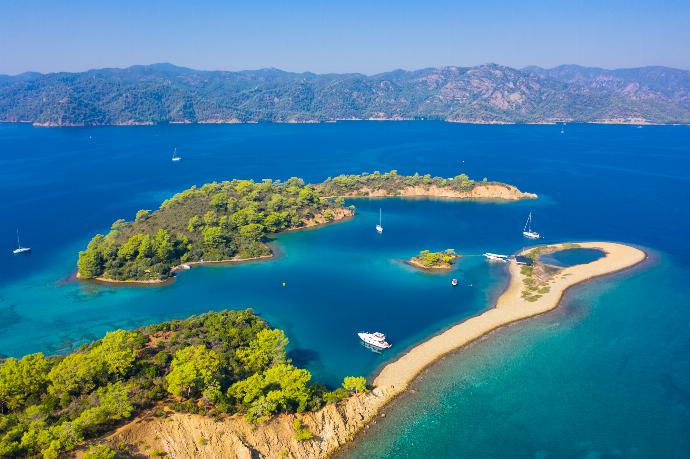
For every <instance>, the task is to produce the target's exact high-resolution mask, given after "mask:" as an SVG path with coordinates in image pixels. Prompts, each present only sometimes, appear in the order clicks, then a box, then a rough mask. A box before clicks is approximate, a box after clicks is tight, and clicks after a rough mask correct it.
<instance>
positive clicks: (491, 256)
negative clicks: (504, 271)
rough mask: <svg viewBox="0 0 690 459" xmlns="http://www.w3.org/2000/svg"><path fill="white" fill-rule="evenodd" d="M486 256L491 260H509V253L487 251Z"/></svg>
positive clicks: (504, 261) (503, 261)
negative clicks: (501, 253)
mask: <svg viewBox="0 0 690 459" xmlns="http://www.w3.org/2000/svg"><path fill="white" fill-rule="evenodd" d="M484 256H485V257H486V259H487V260H489V261H500V262H502V263H507V262H508V255H500V254H497V253H491V252H486V253H485V254H484Z"/></svg>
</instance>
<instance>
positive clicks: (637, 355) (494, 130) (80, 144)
mask: <svg viewBox="0 0 690 459" xmlns="http://www.w3.org/2000/svg"><path fill="white" fill-rule="evenodd" d="M560 131H561V129H560V126H555V125H464V124H455V123H443V122H435V121H401V122H375V121H372V122H364V121H362V122H338V123H322V124H255V125H157V126H132V127H82V128H38V127H32V126H29V125H16V124H0V193H1V194H2V196H3V198H4V199H2V200H0V222H1V223H0V356H13V357H20V356H22V355H25V354H29V353H34V352H44V353H46V354H60V353H66V352H69V351H71V350H74V349H77V348H78V347H79V346H80V345H82V344H84V343H86V342H89V341H91V340H94V339H98V338H100V337H102V336H103V335H104V334H105V333H106V332H108V331H110V330H115V329H119V328H125V329H131V328H135V327H138V326H141V325H145V324H149V323H154V322H160V321H165V320H170V319H177V318H184V317H188V316H190V315H193V314H200V313H204V312H207V311H218V310H223V309H244V308H252V309H253V310H254V311H255V312H256V313H257V314H259V315H260V316H261V317H263V318H264V319H266V320H267V321H268V322H269V323H270V324H271V325H272V326H274V327H278V328H281V329H283V330H285V332H286V334H287V336H288V338H289V339H290V345H289V356H290V358H291V359H292V360H293V362H294V363H296V364H299V365H302V366H305V367H306V368H308V369H309V370H310V371H311V372H312V375H313V380H314V381H320V382H323V383H325V384H327V385H329V386H331V387H335V386H337V385H338V384H339V383H340V381H341V380H342V378H343V377H344V376H351V375H363V376H367V377H369V378H372V377H373V376H375V374H376V372H377V371H378V370H379V369H380V368H381V366H382V365H385V363H386V362H389V361H391V360H393V359H395V358H396V357H397V356H399V355H401V354H402V353H404V352H405V351H406V350H407V349H409V348H410V347H411V346H413V345H414V344H415V343H418V342H420V341H422V340H424V339H425V338H428V337H430V336H432V335H434V334H436V333H438V332H440V331H442V330H444V329H445V328H447V327H449V326H450V325H452V324H455V323H457V322H459V321H462V320H463V319H466V318H468V317H471V316H473V315H476V314H479V313H481V312H482V311H483V310H485V309H487V308H490V307H491V306H492V304H493V303H494V302H495V300H496V298H497V297H498V296H499V295H500V293H501V292H502V291H503V289H504V288H505V287H506V285H507V281H508V277H507V272H506V270H505V267H502V266H499V265H495V264H490V263H487V262H486V261H485V259H484V258H483V257H482V256H481V254H482V253H484V252H487V251H488V252H494V253H506V254H510V253H514V252H516V251H518V250H520V249H521V248H523V247H525V246H527V245H529V244H530V241H527V240H525V239H523V237H522V234H521V232H522V229H523V225H524V223H525V220H526V218H527V215H528V214H529V213H530V212H531V213H532V215H533V221H532V227H533V229H534V230H536V231H538V232H540V233H541V234H542V235H543V236H544V242H546V243H549V242H560V241H586V240H605V241H618V242H624V243H629V244H634V245H636V246H639V247H641V248H643V249H644V250H645V251H647V252H648V254H649V258H648V260H647V261H646V262H645V263H644V264H643V265H641V266H638V267H636V268H633V269H631V270H629V271H626V272H623V273H619V274H615V275H612V276H608V277H605V278H601V279H598V280H595V281H593V282H591V283H588V284H586V285H583V286H579V287H576V288H575V289H573V290H571V291H569V292H568V293H567V294H566V297H565V300H564V304H563V307H561V308H559V309H558V310H556V311H555V312H553V313H550V314H547V315H544V316H541V317H538V318H534V319H531V320H528V321H525V322H521V323H518V324H515V325H512V326H509V327H506V328H503V329H501V330H498V331H497V332H494V333H492V334H490V335H488V336H487V337H485V338H484V339H482V340H481V341H480V342H478V343H475V344H473V345H471V346H469V347H468V348H466V349H463V350H461V351H458V352H456V353H454V354H452V355H449V356H447V357H446V358H444V359H443V360H442V361H440V362H439V363H438V364H437V365H435V366H433V367H431V368H430V369H428V370H426V371H425V372H424V374H423V375H422V376H421V377H420V378H419V379H418V380H417V381H416V382H415V384H414V387H413V390H412V391H410V392H409V393H407V394H405V395H404V396H402V397H401V398H399V399H398V400H396V401H395V402H394V403H393V404H392V405H391V406H390V407H388V408H387V409H386V410H385V413H386V416H385V417H382V418H380V419H379V420H377V421H376V423H375V424H373V425H372V426H371V427H370V428H368V429H367V430H366V432H365V433H364V434H362V435H360V436H359V437H358V439H357V441H356V442H354V444H353V446H351V447H349V448H347V449H346V450H344V451H343V452H342V453H341V455H342V456H343V457H352V458H418V457H424V458H447V457H463V458H497V457H499V458H500V457H510V458H523V457H524V458H570V457H572V458H618V457H623V458H628V457H632V458H676V457H677V458H687V457H690V357H689V356H690V281H689V279H690V236H689V235H690V204H689V203H690V127H688V126H644V127H642V128H638V127H636V126H627V125H621V126H609V125H585V124H569V125H568V126H567V127H566V129H565V132H564V133H561V132H560ZM174 148H177V152H178V154H179V155H180V156H181V157H182V160H181V161H177V162H173V161H171V156H172V152H173V149H174ZM389 170H397V171H398V173H400V174H414V173H420V174H427V173H428V174H432V175H437V176H443V177H453V176H456V175H458V174H460V173H466V174H468V175H469V176H470V177H472V178H475V179H478V180H481V179H483V178H484V177H486V178H488V179H489V180H496V181H502V182H506V183H511V184H514V185H516V186H518V187H519V188H520V189H521V190H524V191H529V192H533V193H537V194H538V195H539V199H537V200H528V201H519V202H479V201H451V200H442V199H399V198H390V199H355V200H350V201H348V203H349V204H353V205H355V206H356V209H357V215H356V217H355V218H354V219H351V220H348V221H346V222H342V223H338V224H333V225H329V226H325V227H322V228H318V229H312V230H305V231H297V232H292V233H286V234H283V235H280V236H278V237H277V238H276V239H275V240H274V241H273V242H272V244H273V245H274V247H275V251H276V254H277V256H276V257H275V258H274V259H271V260H268V261H261V262H256V263H247V264H240V265H234V266H206V267H198V268H194V269H192V270H190V271H187V272H183V273H180V275H179V276H178V278H177V279H176V280H175V281H174V282H173V283H171V284H169V285H165V286H146V287H131V286H128V287H123V286H107V285H99V284H96V283H93V282H80V281H77V280H75V278H74V274H75V271H76V259H77V255H78V252H79V250H81V249H83V248H84V247H85V246H86V244H87V243H88V241H89V239H90V238H91V237H92V236H93V235H94V234H96V233H99V232H100V233H105V232H107V231H108V230H109V228H110V225H111V224H112V222H114V221H115V220H117V219H119V218H125V219H128V220H131V219H133V218H134V215H135V213H136V211H137V210H139V209H152V210H153V209H156V208H158V206H159V205H160V203H161V202H162V201H163V200H165V199H167V198H169V197H170V196H172V195H173V194H174V193H176V192H179V191H182V190H184V189H186V188H188V187H190V186H193V185H202V184H204V183H207V182H211V181H223V180H231V179H233V178H244V179H254V180H261V179H264V178H272V179H281V180H285V179H287V178H290V177H293V176H296V177H301V178H303V179H304V180H305V181H307V182H320V181H322V180H324V179H326V178H328V177H333V176H336V175H339V174H360V173H365V172H369V173H371V172H374V171H381V172H385V171H389ZM379 210H380V211H381V213H382V218H383V227H384V232H383V234H377V232H376V230H375V225H376V224H377V223H378V219H379ZM17 230H18V231H19V236H20V238H21V244H22V245H23V246H29V247H31V248H32V251H31V253H29V254H23V255H13V254H12V250H13V249H14V248H16V246H17ZM448 248H452V249H454V250H455V251H456V252H457V253H459V254H461V255H462V258H461V259H460V261H459V262H458V263H457V265H456V266H455V268H454V270H453V271H451V272H446V273H425V272H420V271H418V270H415V269H413V268H411V267H410V266H408V265H406V264H405V263H404V260H405V259H407V258H409V257H411V256H413V255H415V254H417V253H418V252H419V251H421V250H432V251H437V250H445V249H448ZM452 278H457V279H458V280H459V285H458V286H457V287H452V286H451V284H450V281H451V279H452ZM359 331H382V332H384V333H385V334H386V336H387V338H388V340H389V341H390V342H391V343H393V347H392V348H391V349H390V350H388V351H386V352H383V353H375V352H372V351H371V350H369V349H367V348H365V347H363V346H362V345H361V344H360V342H359V341H358V339H357V335H356V333H357V332H359Z"/></svg>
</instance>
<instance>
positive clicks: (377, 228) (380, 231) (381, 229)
mask: <svg viewBox="0 0 690 459" xmlns="http://www.w3.org/2000/svg"><path fill="white" fill-rule="evenodd" d="M376 232H377V233H379V234H381V233H383V226H382V225H381V208H379V224H378V225H376Z"/></svg>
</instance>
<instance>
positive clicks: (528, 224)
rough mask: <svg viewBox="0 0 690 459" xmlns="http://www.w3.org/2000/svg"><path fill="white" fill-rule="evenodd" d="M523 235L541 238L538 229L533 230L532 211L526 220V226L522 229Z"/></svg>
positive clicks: (530, 237)
mask: <svg viewBox="0 0 690 459" xmlns="http://www.w3.org/2000/svg"><path fill="white" fill-rule="evenodd" d="M522 235H523V236H525V237H526V238H527V239H540V238H541V234H539V233H537V232H536V231H532V212H530V213H529V216H528V217H527V221H526V222H525V228H524V229H523V230H522Z"/></svg>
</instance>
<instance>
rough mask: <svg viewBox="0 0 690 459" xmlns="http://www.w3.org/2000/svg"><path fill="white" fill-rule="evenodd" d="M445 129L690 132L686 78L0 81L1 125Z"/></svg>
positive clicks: (639, 73) (424, 74) (521, 75)
mask: <svg viewBox="0 0 690 459" xmlns="http://www.w3.org/2000/svg"><path fill="white" fill-rule="evenodd" d="M421 118H424V119H440V120H446V121H459V122H479V123H540V122H555V121H574V122H612V123H690V71H688V70H679V69H672V68H667V67H641V68H634V69H618V70H606V69H600V68H590V67H581V66H577V65H562V66H559V67H555V68H552V69H544V68H540V67H526V68H524V69H514V68H511V67H506V66H501V65H496V64H486V65H480V66H475V67H442V68H426V69H420V70H414V71H407V70H394V71H391V72H386V73H381V74H377V75H369V76H368V75H363V74H358V73H347V74H315V73H310V72H305V73H292V72H286V71H282V70H278V69H261V70H245V71H238V72H230V71H203V70H193V69H189V68H184V67H177V66H175V65H172V64H153V65H135V66H132V67H128V68H125V69H115V68H104V69H96V70H89V71H86V72H79V73H49V74H40V73H33V72H32V73H23V74H20V75H16V76H8V75H0V121H6V122H30V123H34V124H37V125H51V126H69V125H112V124H116V125H128V124H154V123H232V122H316V121H330V120H344V119H391V120H396V119H421Z"/></svg>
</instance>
